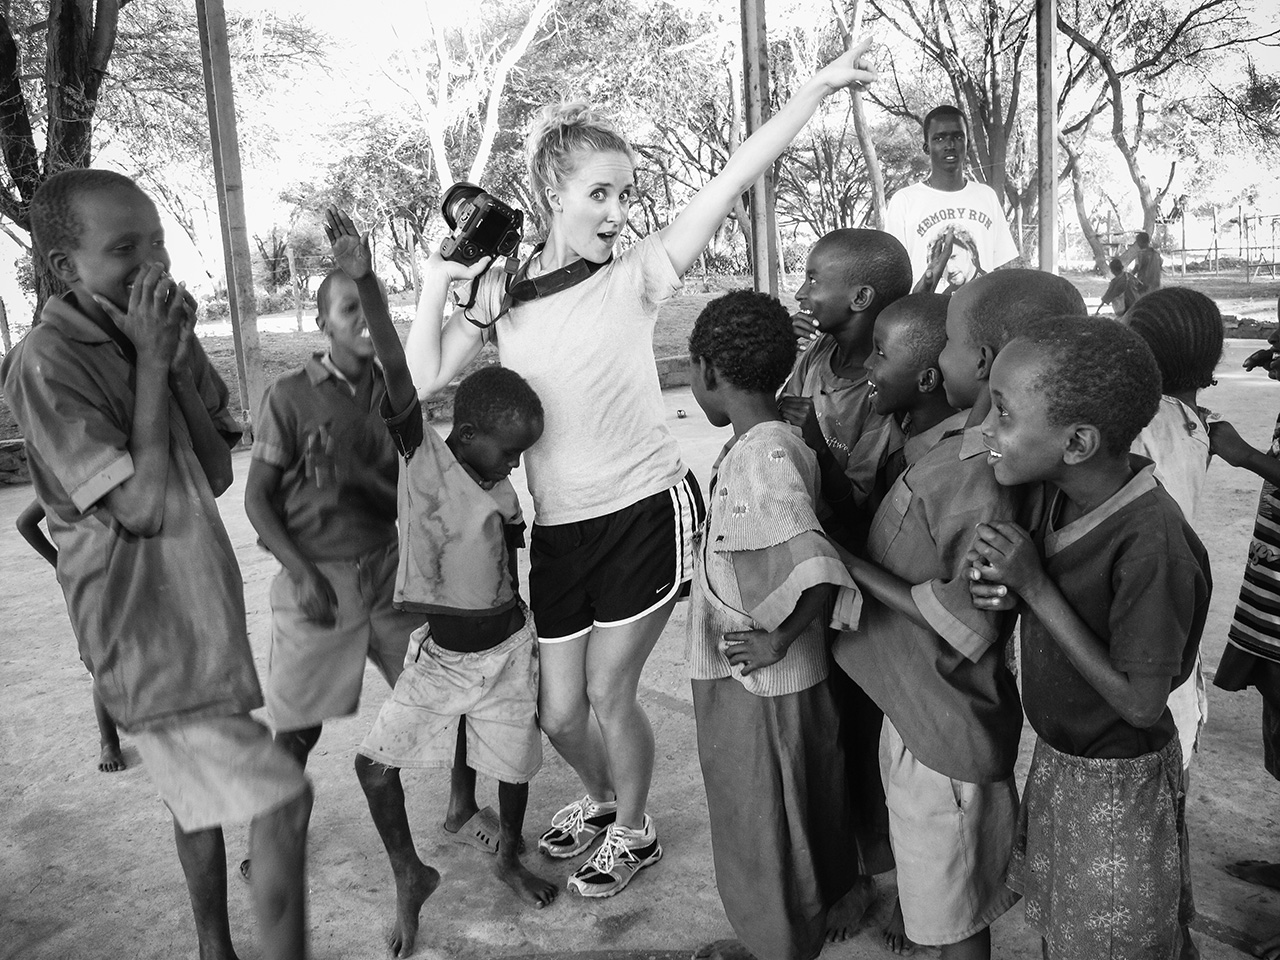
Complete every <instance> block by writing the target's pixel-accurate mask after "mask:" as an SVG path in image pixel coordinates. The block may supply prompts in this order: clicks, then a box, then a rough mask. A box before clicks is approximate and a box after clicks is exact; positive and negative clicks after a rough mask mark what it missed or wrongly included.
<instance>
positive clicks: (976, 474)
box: [834, 426, 1022, 783]
mask: <svg viewBox="0 0 1280 960" xmlns="http://www.w3.org/2000/svg"><path fill="white" fill-rule="evenodd" d="M986 454H987V448H986V445H985V444H984V443H983V442H982V428H981V427H980V426H974V427H970V428H969V429H968V430H963V429H960V430H954V431H952V432H951V433H949V434H948V435H946V436H945V437H943V439H942V440H940V441H939V442H938V443H937V444H936V445H935V446H934V447H933V449H931V450H930V451H929V452H928V453H925V454H924V455H923V456H921V457H920V458H919V459H918V460H917V461H916V462H915V463H914V464H912V465H911V466H910V467H908V468H907V470H906V472H905V473H903V474H902V476H900V477H899V478H898V480H897V482H896V483H895V484H894V486H893V488H892V489H891V490H890V491H889V494H888V496H886V497H885V499H884V502H883V503H881V505H880V509H879V510H877V511H876V517H875V520H874V521H873V522H872V525H871V535H870V537H869V538H868V541H867V559H868V560H870V561H871V562H872V563H875V564H877V565H879V566H881V567H883V568H884V569H885V570H888V571H889V572H890V573H893V574H895V575H897V576H899V577H901V578H903V579H904V580H906V581H907V582H908V583H911V584H913V585H914V586H913V587H912V589H911V596H912V598H913V599H914V600H915V603H916V606H917V607H918V608H919V610H920V613H921V615H922V616H923V617H924V618H925V620H926V621H928V623H929V627H927V628H926V627H922V626H920V625H919V624H917V623H916V622H915V621H913V620H911V619H910V618H909V617H907V616H905V615H904V614H901V613H898V612H897V611H895V610H893V609H891V608H890V607H888V606H887V605H885V604H883V603H880V602H878V601H877V600H875V599H874V598H871V597H868V598H867V599H866V600H865V601H864V604H863V609H862V622H861V623H860V624H859V626H858V629H857V630H856V631H844V632H841V634H840V636H839V638H838V639H837V640H836V643H835V647H834V653H835V657H836V662H837V663H839V664H840V666H841V667H842V668H843V669H844V670H845V672H846V673H848V674H849V676H851V677H853V679H854V680H856V681H857V682H858V685H859V686H860V687H862V689H863V690H865V691H866V692H867V694H868V695H869V696H871V698H872V699H873V700H875V701H876V704H877V705H878V706H879V707H880V709H882V710H883V711H884V712H885V715H886V716H887V717H888V718H889V719H890V720H891V721H893V725H894V727H895V728H897V730H898V732H899V734H900V735H901V736H902V741H903V743H905V744H906V745H907V749H909V750H910V751H911V753H912V754H913V755H914V756H915V757H916V758H917V759H919V760H920V762H921V763H923V764H924V765H925V766H927V767H929V768H930V769H931V770H936V771H938V772H939V773H942V774H944V775H945V776H948V777H951V778H952V779H955V780H962V781H965V782H967V783H993V782H996V781H1000V780H1004V779H1007V778H1008V777H1011V776H1012V775H1013V765H1014V762H1015V761H1016V760H1017V758H1018V739H1019V736H1020V734H1021V731H1022V708H1021V705H1020V704H1019V702H1018V691H1017V687H1016V684H1015V682H1014V679H1013V675H1012V674H1011V673H1010V672H1009V670H1008V668H1007V667H1006V666H1005V663H1004V656H1003V651H1004V641H1005V640H1007V639H1008V638H1009V636H1010V634H1011V633H1012V632H1013V625H1014V618H1013V617H1012V616H1011V615H1008V614H997V613H993V612H991V611H985V610H979V609H977V608H976V607H974V605H973V602H972V600H971V599H970V595H969V580H968V577H967V576H966V573H967V570H968V562H967V561H966V559H965V554H966V553H967V552H968V550H969V548H970V546H971V545H972V544H973V539H974V528H975V527H976V526H977V525H978V524H979V523H989V522H991V521H993V520H1014V519H1015V517H1016V516H1017V507H1018V502H1019V493H1018V491H1017V490H1016V489H1015V488H1010V487H1002V486H1000V484H998V483H997V482H996V478H995V474H994V473H993V472H992V470H991V467H990V466H989V465H988V464H987V462H986Z"/></svg>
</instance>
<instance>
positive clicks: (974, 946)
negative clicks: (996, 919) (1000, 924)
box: [942, 927, 991, 960]
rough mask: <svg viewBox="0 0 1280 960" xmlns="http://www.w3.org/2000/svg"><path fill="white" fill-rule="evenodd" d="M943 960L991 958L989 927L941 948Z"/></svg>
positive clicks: (986, 959) (984, 959)
mask: <svg viewBox="0 0 1280 960" xmlns="http://www.w3.org/2000/svg"><path fill="white" fill-rule="evenodd" d="M942 957H943V960H991V928H990V927H987V928H986V929H985V930H979V931H978V932H977V933H975V934H974V935H973V936H971V937H968V938H967V939H965V940H961V941H960V942H959V943H948V944H947V945H946V946H945V947H943V948H942Z"/></svg>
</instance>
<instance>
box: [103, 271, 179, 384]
mask: <svg viewBox="0 0 1280 960" xmlns="http://www.w3.org/2000/svg"><path fill="white" fill-rule="evenodd" d="M93 299H94V301H95V302H96V303H97V304H98V306H100V307H101V308H102V309H103V310H104V311H105V312H106V314H107V316H108V317H110V318H111V320H112V322H113V323H115V325H116V326H117V327H119V328H120V329H121V330H122V331H123V332H124V335H125V336H126V337H128V338H129V340H130V341H131V342H132V343H133V345H134V347H135V348H136V349H137V351H138V363H139V364H140V365H147V364H153V365H156V366H160V365H163V366H164V367H165V368H166V369H167V368H168V367H169V366H170V364H171V363H172V362H173V358H174V353H175V352H176V351H177V349H178V340H179V334H180V332H181V329H182V323H183V320H184V319H185V314H186V309H187V308H186V300H185V298H184V297H183V296H182V291H181V288H180V287H179V286H178V284H176V283H174V282H173V278H172V277H171V276H169V271H168V270H167V269H166V268H165V266H164V264H161V263H152V264H148V265H147V266H145V267H143V268H142V269H141V270H139V271H138V275H137V276H136V277H134V280H133V289H132V290H131V291H130V293H129V309H128V312H124V313H122V312H121V311H120V308H119V307H117V306H116V305H115V304H114V303H112V302H111V301H110V300H108V299H107V298H106V297H99V296H96V295H95V296H94V298H93Z"/></svg>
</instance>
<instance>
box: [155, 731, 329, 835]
mask: <svg viewBox="0 0 1280 960" xmlns="http://www.w3.org/2000/svg"><path fill="white" fill-rule="evenodd" d="M132 738H133V745H134V746H135V747H137V748H138V754H139V755H140V756H141V757H142V765H143V769H145V770H146V772H147V776H149V777H150V778H151V782H152V783H154V784H155V785H156V789H157V790H158V791H159V792H160V799H161V800H163V801H164V802H165V804H166V805H167V806H168V807H169V809H170V811H172V813H173V816H174V819H175V820H177V821H178V826H179V827H181V828H182V831H183V832H184V833H194V832H196V831H197V830H208V829H211V828H213V827H218V826H222V825H223V824H228V823H239V822H242V821H245V820H252V819H254V818H255V817H260V816H262V815H263V814H267V813H270V812H271V811H272V810H275V809H277V808H279V807H282V806H284V805H285V804H286V803H288V802H289V801H290V800H293V799H294V798H296V797H298V796H300V795H302V794H303V793H304V792H306V790H307V778H306V776H305V775H304V774H303V772H302V766H301V764H299V763H298V761H297V760H295V759H294V758H293V757H292V756H290V754H289V753H288V752H287V751H286V750H285V749H284V748H283V747H280V746H278V745H277V744H276V742H275V741H274V740H273V739H272V738H271V732H270V731H269V730H268V729H267V728H266V727H264V726H263V725H262V724H260V723H259V722H258V721H257V720H254V719H253V718H252V717H250V716H248V715H247V714H237V715H235V716H229V717H212V718H210V719H207V720H194V721H191V722H189V723H178V724H175V725H174V726H171V727H159V728H156V729H147V730H139V731H136V732H133V733H132Z"/></svg>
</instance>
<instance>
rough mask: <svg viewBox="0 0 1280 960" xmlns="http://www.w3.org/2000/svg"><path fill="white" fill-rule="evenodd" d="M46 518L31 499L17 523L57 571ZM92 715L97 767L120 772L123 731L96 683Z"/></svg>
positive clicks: (54, 552)
mask: <svg viewBox="0 0 1280 960" xmlns="http://www.w3.org/2000/svg"><path fill="white" fill-rule="evenodd" d="M44 518H45V516H44V507H42V506H40V501H39V500H32V501H31V502H30V503H29V504H27V508H26V509H25V510H23V511H22V513H20V514H18V519H17V522H16V523H15V524H14V525H15V526H16V527H17V528H18V532H19V533H20V534H22V539H23V540H25V541H27V543H29V544H30V545H31V549H32V550H34V551H35V552H36V553H38V554H40V556H42V557H44V558H45V559H46V560H48V561H49V563H50V564H52V565H53V569H54V570H55V571H56V570H57V569H58V548H57V547H55V546H54V545H53V544H52V543H50V542H49V538H48V537H46V536H45V535H44V531H42V530H41V529H40V521H41V520H43V519H44ZM80 656H81V659H82V660H83V662H84V665H85V666H86V667H87V668H88V669H89V676H90V677H92V676H93V664H91V663H90V662H89V661H88V660H84V654H83V653H81V655H80ZM93 715H94V718H95V719H96V720H97V721H98V747H99V750H98V770H99V772H101V773H118V772H119V771H121V770H123V769H124V768H125V762H124V754H122V753H121V752H120V731H119V729H118V728H117V727H116V722H115V721H114V720H113V719H111V714H110V713H108V712H107V707H106V705H105V704H104V703H103V702H102V697H100V696H98V687H97V685H96V684H95V685H94V688H93Z"/></svg>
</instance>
